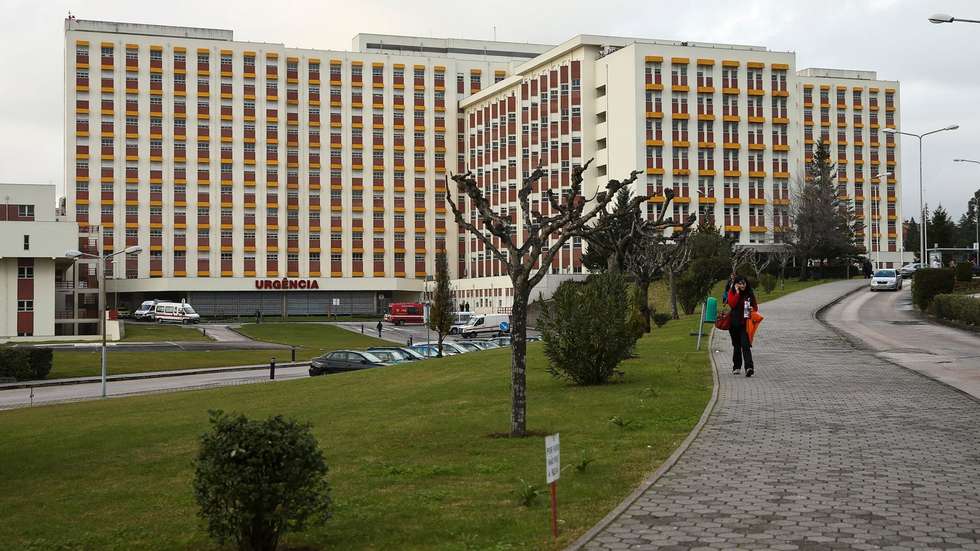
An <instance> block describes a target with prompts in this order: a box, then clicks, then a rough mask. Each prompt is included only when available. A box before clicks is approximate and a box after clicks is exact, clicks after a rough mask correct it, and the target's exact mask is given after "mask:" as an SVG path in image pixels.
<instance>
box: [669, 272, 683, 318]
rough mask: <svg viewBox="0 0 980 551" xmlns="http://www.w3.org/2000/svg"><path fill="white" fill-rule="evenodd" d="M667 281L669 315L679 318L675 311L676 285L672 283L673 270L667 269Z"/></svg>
mask: <svg viewBox="0 0 980 551" xmlns="http://www.w3.org/2000/svg"><path fill="white" fill-rule="evenodd" d="M667 281H668V282H669V283H670V315H671V317H673V319H675V320H676V319H680V318H681V316H680V315H679V314H678V313H677V285H675V284H674V272H673V270H667Z"/></svg>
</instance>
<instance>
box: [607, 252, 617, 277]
mask: <svg viewBox="0 0 980 551" xmlns="http://www.w3.org/2000/svg"><path fill="white" fill-rule="evenodd" d="M606 271H607V272H609V273H611V274H618V273H619V255H618V254H616V253H612V254H610V255H609V256H608V257H607V258H606Z"/></svg>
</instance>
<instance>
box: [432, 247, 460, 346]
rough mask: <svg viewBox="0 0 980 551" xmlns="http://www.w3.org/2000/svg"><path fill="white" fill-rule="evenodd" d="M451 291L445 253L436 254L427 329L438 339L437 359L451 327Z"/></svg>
mask: <svg viewBox="0 0 980 551" xmlns="http://www.w3.org/2000/svg"><path fill="white" fill-rule="evenodd" d="M453 321H454V316H453V291H452V288H450V286H449V262H448V261H447V260H446V251H444V250H442V251H439V252H438V253H436V289H435V292H434V293H433V295H432V300H431V302H430V303H429V329H432V330H433V331H435V332H436V337H437V338H438V339H439V340H438V341H437V342H438V343H439V350H438V353H437V354H436V356H437V357H439V358H441V357H442V341H443V340H444V339H445V338H446V335H448V334H449V330H450V329H452V327H453Z"/></svg>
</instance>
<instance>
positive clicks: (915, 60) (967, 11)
mask: <svg viewBox="0 0 980 551" xmlns="http://www.w3.org/2000/svg"><path fill="white" fill-rule="evenodd" d="M156 5H158V6H164V8H163V9H159V8H157V9H150V8H149V6H148V5H146V4H144V3H143V2H133V1H131V0H129V1H85V2H81V1H76V2H63V1H41V2H39V1H37V0H0V6H2V7H3V10H2V13H4V14H5V15H7V16H8V17H9V18H8V19H7V24H6V25H5V28H4V31H3V34H2V35H0V74H2V75H3V78H0V98H2V101H0V181H4V182H51V183H55V184H58V185H59V188H60V186H61V185H62V184H63V178H64V170H63V165H64V153H63V148H64V137H63V126H64V123H63V120H64V116H63V112H64V93H63V83H62V81H63V71H64V68H63V65H64V61H63V59H64V58H63V49H64V17H65V16H66V15H67V14H68V11H69V10H71V11H72V13H73V14H74V15H75V16H76V17H78V18H79V19H100V20H109V21H127V22H134V23H156V24H163V25H182V26H198V27H214V28H222V29H231V30H233V31H234V32H235V38H236V39H237V40H251V41H260V42H281V43H284V44H286V45H287V46H296V47H307V48H323V49H338V50H349V49H350V46H351V38H352V37H353V36H354V35H355V34H357V33H358V32H370V33H386V34H408V35H424V36H437V37H455V38H475V39H484V40H488V39H491V38H492V37H493V32H494V31H493V28H494V26H496V36H497V39H498V40H506V41H516V42H537V43H547V44H552V43H559V42H562V41H564V40H567V39H568V38H570V37H571V36H574V35H576V34H583V33H588V34H608V35H619V36H635V37H643V38H665V39H678V40H692V41H708V42H725V43H735V44H753V45H760V46H765V47H767V48H769V49H772V50H781V51H794V52H796V61H797V68H805V67H833V68H842V69H845V68H846V69H864V70H873V71H877V72H878V77H879V78H882V79H890V80H891V79H894V80H898V81H900V82H901V101H902V105H901V113H900V114H901V126H902V129H903V130H905V131H907V132H924V131H928V130H933V129H935V128H939V127H943V126H946V125H948V124H959V125H960V129H959V130H957V131H954V132H943V133H940V134H937V135H934V136H930V137H928V138H926V140H925V142H924V144H925V146H924V147H925V152H924V157H925V164H924V167H925V168H924V172H925V188H926V193H925V199H926V201H927V202H928V203H929V205H930V206H931V207H932V206H935V205H936V204H938V203H942V205H943V206H944V207H946V208H947V210H949V211H950V212H951V213H952V214H953V216H954V217H955V218H958V217H959V215H960V214H962V213H963V211H964V210H965V205H966V201H967V200H968V199H969V197H970V196H972V193H973V191H974V190H977V189H980V165H973V164H968V163H954V162H953V159H954V158H960V157H965V158H975V159H978V160H980V109H977V107H978V106H977V101H978V99H980V70H978V69H980V67H978V63H977V59H978V54H980V25H978V24H969V23H954V24H945V25H933V24H931V23H929V22H928V21H927V18H928V16H929V15H930V14H932V13H936V12H942V13H949V14H952V15H954V16H960V17H966V18H972V19H980V2H973V1H969V0H960V1H939V0H936V1H913V0H865V1H857V0H851V1H845V0H826V1H824V2H816V1H813V0H809V1H805V2H803V1H795V0H793V1H788V0H738V1H720V0H712V1H706V0H691V1H665V0H655V1H651V0H646V1H636V2H625V1H623V2H610V1H608V0H607V1H596V0H587V1H581V0H563V1H561V2H552V1H546V0H537V1H535V2H529V1H527V0H521V1H512V0H496V1H494V2H492V3H488V4H479V3H476V4H474V3H460V2H455V1H440V2H435V1H432V2H427V1H425V0H418V1H416V2H404V1H398V0H389V1H382V0H358V1H356V2H339V1H336V0H328V1H325V2H324V1H320V2H282V1H280V2H268V1H263V2H258V1H253V0H236V1H235V2H210V1H204V0H193V1H186V0H168V1H167V2H164V3H163V4H159V3H158V4H156ZM457 6H467V7H468V8H471V9H472V10H473V14H472V21H471V22H467V21H466V20H467V16H469V15H470V14H465V13H461V12H460V11H459V10H458V8H457ZM903 146H904V149H903V155H902V172H903V174H902V187H903V198H904V201H905V204H906V206H905V209H904V210H905V212H904V217H906V218H907V217H908V216H910V215H911V214H913V213H915V212H917V210H918V202H919V195H918V187H919V186H918V162H919V159H918V153H917V147H916V143H915V139H914V138H912V139H909V138H904V142H903ZM916 218H918V217H917V216H916Z"/></svg>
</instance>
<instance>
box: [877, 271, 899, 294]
mask: <svg viewBox="0 0 980 551" xmlns="http://www.w3.org/2000/svg"><path fill="white" fill-rule="evenodd" d="M886 289H887V290H890V291H901V290H902V274H900V273H898V271H897V270H891V269H889V270H878V271H877V272H875V273H874V275H872V276H871V290H872V291H881V290H886Z"/></svg>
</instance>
